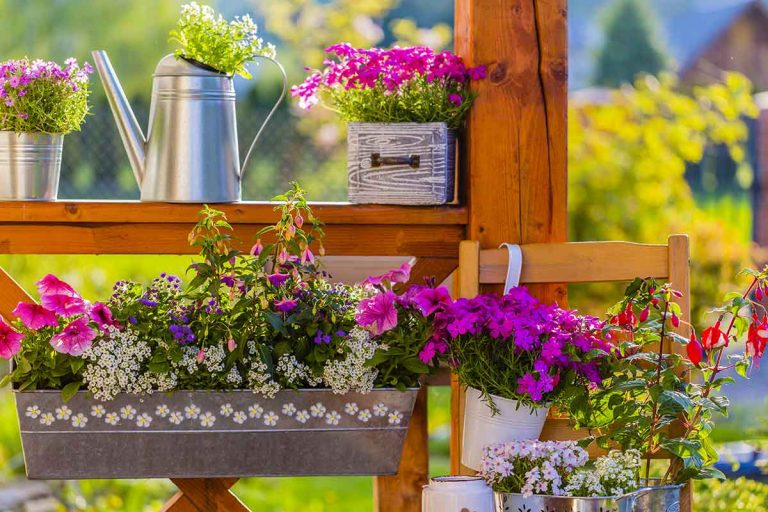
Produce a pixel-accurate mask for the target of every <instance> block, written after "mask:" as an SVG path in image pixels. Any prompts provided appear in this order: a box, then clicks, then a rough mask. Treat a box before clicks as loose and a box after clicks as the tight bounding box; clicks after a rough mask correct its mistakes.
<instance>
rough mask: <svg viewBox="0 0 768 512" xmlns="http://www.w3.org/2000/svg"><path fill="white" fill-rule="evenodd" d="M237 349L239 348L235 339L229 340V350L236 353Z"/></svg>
mask: <svg viewBox="0 0 768 512" xmlns="http://www.w3.org/2000/svg"><path fill="white" fill-rule="evenodd" d="M236 348H237V342H235V339H234V338H229V341H227V349H228V350H229V351H230V352H234V351H235V349H236Z"/></svg>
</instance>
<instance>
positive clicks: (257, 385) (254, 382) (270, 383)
mask: <svg viewBox="0 0 768 512" xmlns="http://www.w3.org/2000/svg"><path fill="white" fill-rule="evenodd" d="M248 343H249V346H250V343H251V342H248ZM254 347H255V342H254ZM243 362H244V363H245V364H246V365H247V367H248V371H247V372H246V375H245V383H246V386H247V387H248V389H250V390H251V391H253V392H254V393H258V394H260V395H262V396H263V397H264V398H270V399H271V398H275V395H277V392H278V391H280V384H278V383H277V382H275V380H274V379H273V378H272V375H271V374H270V373H269V367H268V366H267V365H266V364H265V363H264V362H262V361H261V359H259V358H258V356H253V357H250V358H245V359H244V360H243Z"/></svg>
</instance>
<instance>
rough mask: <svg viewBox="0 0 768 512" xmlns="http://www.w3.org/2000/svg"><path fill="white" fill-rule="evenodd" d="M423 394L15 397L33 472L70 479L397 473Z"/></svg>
mask: <svg viewBox="0 0 768 512" xmlns="http://www.w3.org/2000/svg"><path fill="white" fill-rule="evenodd" d="M417 392H418V390H416V389H410V390H407V391H405V392H400V391H396V390H392V389H375V390H373V391H372V392H370V393H367V394H360V393H348V394H346V395H338V394H334V393H333V392H332V391H330V390H321V389H307V390H300V391H290V390H285V391H280V392H279V393H278V394H277V396H276V397H275V398H274V399H265V398H263V397H262V396H261V395H256V394H254V393H252V392H250V391H231V392H208V391H178V392H175V393H173V394H170V395H169V394H163V393H155V394H153V395H150V396H141V397H140V396H136V395H127V394H123V395H119V396H118V397H117V398H115V399H114V400H112V401H109V402H99V401H96V400H94V399H92V398H89V397H88V395H87V394H86V393H85V392H79V393H78V394H77V395H76V396H75V397H74V398H72V399H71V400H70V401H69V402H67V403H66V404H65V403H64V402H63V401H62V398H61V393H60V392H58V391H32V392H26V391H24V392H16V393H15V397H16V407H17V410H18V414H19V424H20V427H21V440H22V446H23V449H24V461H25V463H26V468H27V476H28V477H29V478H31V479H67V480H70V479H83V478H220V477H246V476H284V475H386V474H394V473H396V472H397V468H398V465H399V463H400V456H401V454H402V448H403V442H404V441H405V434H406V431H407V429H408V422H409V420H410V417H411V413H412V411H413V404H414V401H415V399H416V393H417Z"/></svg>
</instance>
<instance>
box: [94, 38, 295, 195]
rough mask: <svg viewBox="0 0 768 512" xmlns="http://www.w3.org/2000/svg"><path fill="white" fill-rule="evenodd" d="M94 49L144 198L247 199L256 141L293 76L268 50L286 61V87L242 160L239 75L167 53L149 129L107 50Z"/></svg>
mask: <svg viewBox="0 0 768 512" xmlns="http://www.w3.org/2000/svg"><path fill="white" fill-rule="evenodd" d="M92 55H93V59H94V62H95V64H96V70H97V71H98V72H99V76H100V77H101V81H102V83H103V84H104V90H105V91H106V94H107V99H108V100H109V106H110V108H111V109H112V113H113V114H114V116H115V121H116V122H117V129H118V131H119V132H120V138H121V139H122V141H123V145H125V149H126V151H127V152H128V160H129V161H130V162H131V168H132V169H133V174H134V176H135V177H136V181H137V182H138V184H139V188H141V199H142V201H163V202H174V203H231V202H237V201H240V197H241V181H242V177H243V172H244V171H245V169H246V165H247V164H248V160H249V159H250V157H251V153H252V152H253V148H254V147H255V146H256V141H257V140H258V138H259V136H260V135H261V132H262V131H263V130H264V127H265V126H266V125H267V123H268V122H269V120H270V118H271V117H272V114H274V113H275V110H276V109H277V107H278V105H279V104H280V102H281V101H282V100H283V97H284V96H285V90H286V86H287V83H288V78H287V77H286V74H285V70H284V69H283V67H282V66H281V65H280V63H278V62H277V61H275V60H274V59H271V58H269V57H262V58H264V59H267V60H270V61H272V62H273V63H274V64H275V65H277V67H278V68H279V69H280V73H281V74H282V77H283V90H282V92H281V93H280V97H279V98H278V100H277V102H276V103H275V105H274V106H273V107H272V110H270V112H269V115H267V118H266V119H265V120H264V123H263V124H262V125H261V127H260V128H259V131H258V132H257V133H256V137H254V139H253V142H252V143H251V146H250V148H249V149H248V153H247V154H246V155H245V159H243V163H242V165H240V157H239V151H238V147H237V117H236V113H235V87H234V83H233V77H231V76H229V75H226V74H223V73H220V72H218V71H216V70H214V69H212V68H209V67H207V66H204V65H202V64H198V63H193V62H191V61H188V60H185V59H181V58H176V57H175V56H173V55H166V56H165V57H163V58H162V59H161V60H160V62H159V63H158V64H157V67H156V68H155V73H154V80H153V82H152V100H151V103H150V109H149V131H148V132H147V136H146V137H144V133H143V132H142V130H141V127H140V126H139V123H138V122H137V121H136V117H135V116H134V114H133V111H132V110H131V106H130V104H129V103H128V99H127V98H126V97H125V93H124V92H123V89H122V87H121V86H120V81H119V80H118V79H117V75H116V74H115V70H114V69H113V68H112V64H111V63H110V61H109V57H107V54H106V52H104V51H102V50H98V51H94V52H92Z"/></svg>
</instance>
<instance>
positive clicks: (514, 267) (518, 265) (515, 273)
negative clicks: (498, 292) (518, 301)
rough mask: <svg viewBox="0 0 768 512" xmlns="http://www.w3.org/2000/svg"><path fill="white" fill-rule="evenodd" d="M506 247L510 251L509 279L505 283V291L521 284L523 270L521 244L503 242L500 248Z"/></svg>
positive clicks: (507, 291)
mask: <svg viewBox="0 0 768 512" xmlns="http://www.w3.org/2000/svg"><path fill="white" fill-rule="evenodd" d="M502 247H506V248H507V251H508V252H509V261H508V263H507V281H506V283H504V293H505V294H507V293H509V290H511V289H512V288H514V287H516V286H518V285H519V284H520V273H521V272H522V270H523V251H522V249H520V246H519V245H516V244H507V243H503V244H501V245H500V246H499V249H501V248H502Z"/></svg>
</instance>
